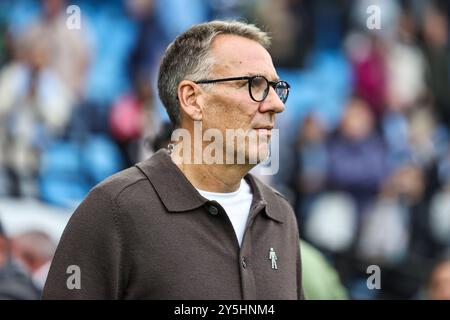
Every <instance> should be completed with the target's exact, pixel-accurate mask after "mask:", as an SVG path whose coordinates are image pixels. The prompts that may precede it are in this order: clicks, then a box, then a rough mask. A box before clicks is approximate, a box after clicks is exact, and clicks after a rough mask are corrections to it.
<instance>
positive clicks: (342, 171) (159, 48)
mask: <svg viewBox="0 0 450 320" xmlns="http://www.w3.org/2000/svg"><path fill="white" fill-rule="evenodd" d="M70 5H77V6H78V8H79V9H80V12H79V14H80V18H81V24H80V26H79V28H72V27H70V24H68V23H67V21H68V18H70V19H76V14H77V13H76V11H75V13H74V11H70V10H69V11H67V8H68V7H69V6H70ZM371 5H375V6H376V8H379V11H378V13H379V17H376V16H373V14H376V13H377V11H375V13H373V11H369V10H367V8H369V6H371ZM449 17H450V7H449V5H448V4H447V2H446V1H437V0H436V1H432V0H429V1H422V0H420V1H419V0H403V1H400V0H398V1H394V0H316V1H313V0H243V1H238V0H190V1H184V0H164V1H163V0H123V1H122V0H110V1H100V0H94V1H87V0H79V1H70V2H69V1H64V0H41V1H38V0H15V1H13V0H4V1H1V2H0V199H1V198H2V197H3V198H14V199H17V201H20V200H21V199H25V198H34V199H39V200H40V201H43V202H46V203H48V204H52V205H55V206H61V207H65V208H74V207H75V206H76V205H77V204H78V203H79V202H80V201H81V200H82V199H83V198H84V196H85V195H86V194H87V192H88V191H89V190H90V189H91V188H92V187H93V186H94V185H95V184H97V183H98V182H100V181H101V180H103V179H104V178H106V177H107V176H109V175H111V174H113V173H115V172H117V171H119V170H121V169H123V168H126V167H128V166H130V165H132V164H134V163H136V162H137V161H140V160H143V159H145V158H146V157H148V156H149V155H151V154H152V152H154V151H155V150H157V149H158V148H160V147H165V146H166V143H167V141H168V138H169V137H170V125H168V124H167V121H168V118H167V116H166V115H165V111H164V108H163V107H162V105H161V103H160V101H159V99H158V97H157V94H156V83H155V80H156V75H157V71H158V64H159V59H160V58H161V55H162V54H163V52H164V49H165V47H166V46H167V45H168V43H170V41H172V40H173V39H174V38H175V36H176V35H177V34H179V33H180V32H182V31H183V30H185V29H186V28H187V27H189V26H190V25H192V24H194V23H198V22H202V21H207V20H211V19H215V18H221V19H222V18H229V19H232V18H238V19H245V20H246V21H249V22H252V23H255V24H257V25H258V26H260V27H262V28H263V29H265V30H268V31H269V32H270V33H271V35H272V40H273V45H272V49H271V50H270V53H271V54H272V57H273V59H274V64H275V66H276V67H277V70H278V71H279V75H280V77H281V78H282V79H283V80H286V81H288V82H289V83H290V85H291V93H290V97H289V100H288V102H287V104H286V111H285V112H284V113H283V114H281V115H280V116H279V120H278V127H279V129H280V159H281V160H280V163H281V164H282V165H280V170H279V172H278V173H277V174H276V175H274V176H270V177H265V178H266V179H268V181H269V182H270V183H271V184H272V185H273V186H274V187H275V188H277V189H279V190H280V191H282V192H283V193H284V194H285V195H287V197H288V198H289V200H290V201H291V202H292V205H293V206H294V208H295V210H296V214H297V217H298V219H299V222H300V223H299V227H300V234H301V237H302V239H304V240H305V241H306V242H308V243H310V244H311V245H312V246H313V247H314V248H315V249H316V250H317V249H318V250H319V251H320V252H321V253H322V254H323V256H324V257H325V258H326V260H327V262H328V263H330V264H331V265H332V266H333V267H334V268H335V270H336V271H337V273H338V275H339V278H340V281H341V282H342V284H343V285H344V287H345V290H346V291H347V296H348V297H349V298H353V299H391V298H397V299H422V298H424V299H450V289H449V287H450V275H449V273H450V258H449V250H450V131H449V130H450V90H449V89H450V77H449V75H450V46H449V40H450V38H449ZM378 18H379V21H378V22H379V25H378V27H379V28H378V27H377V25H376V24H375V27H374V28H373V26H374V25H373V24H372V23H369V22H368V21H369V20H370V19H375V21H376V20H377V19H378ZM2 239H3V240H2ZM55 246H56V244H55V243H53V242H52V241H51V240H50V238H49V237H46V235H45V234H44V233H42V232H40V231H39V230H29V231H27V232H24V233H21V234H16V235H9V236H7V235H6V234H5V232H1V234H0V270H2V269H5V270H6V271H3V272H2V271H0V297H2V288H6V287H7V284H5V285H2V283H3V282H2V281H4V279H7V278H11V277H6V278H5V276H4V275H3V274H6V273H8V272H16V273H17V274H19V271H21V272H22V271H23V272H24V273H25V274H26V273H28V275H29V276H30V279H31V280H30V281H31V284H29V283H27V284H26V285H31V286H33V287H35V288H36V290H37V291H38V292H39V290H41V289H42V285H43V281H44V280H43V279H45V270H46V268H47V269H48V264H49V262H50V261H51V256H52V252H53V251H54V248H55ZM369 265H378V266H379V267H380V269H381V286H382V287H381V289H379V290H370V289H369V288H368V287H367V283H366V280H367V278H368V276H369V275H370V274H368V273H367V267H368V266H369ZM8 270H9V271H8ZM11 270H14V271H11ZM17 277H18V278H20V277H21V276H17ZM20 279H22V278H20ZM24 290H25V289H24ZM5 297H7V296H6V295H5ZM23 297H24V298H27V297H28V298H29V296H23Z"/></svg>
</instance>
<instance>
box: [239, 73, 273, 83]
mask: <svg viewBox="0 0 450 320" xmlns="http://www.w3.org/2000/svg"><path fill="white" fill-rule="evenodd" d="M245 76H247V77H254V76H263V77H265V78H266V79H267V80H269V81H273V82H278V81H280V80H281V79H280V77H279V76H278V75H275V77H274V78H272V77H268V76H266V75H264V74H261V73H247V74H246V75H245Z"/></svg>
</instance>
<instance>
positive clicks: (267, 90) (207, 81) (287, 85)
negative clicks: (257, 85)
mask: <svg viewBox="0 0 450 320" xmlns="http://www.w3.org/2000/svg"><path fill="white" fill-rule="evenodd" d="M255 78H263V79H264V80H266V83H267V87H266V88H267V89H266V90H264V96H263V98H262V99H261V100H257V99H255V97H253V94H252V88H251V87H252V81H253V80H254V79H255ZM239 80H247V84H248V93H249V94H250V98H252V100H253V101H255V102H262V101H264V100H265V99H266V98H267V96H268V95H269V90H270V88H269V86H271V87H272V88H273V89H274V90H275V92H276V86H277V85H278V84H279V83H284V84H286V89H287V93H286V98H285V99H284V100H282V99H281V97H280V96H279V95H278V94H277V96H278V97H279V98H280V100H281V102H283V103H286V101H287V99H288V97H289V89H290V88H291V86H290V85H289V83H287V82H286V81H283V80H279V81H269V80H267V78H266V77H264V76H261V75H256V76H245V77H232V78H221V79H211V80H199V81H194V83H197V84H201V83H205V84H206V83H216V82H224V81H239Z"/></svg>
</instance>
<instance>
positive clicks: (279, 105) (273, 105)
mask: <svg viewBox="0 0 450 320" xmlns="http://www.w3.org/2000/svg"><path fill="white" fill-rule="evenodd" d="M284 109H285V106H284V103H283V101H281V99H280V97H279V96H278V95H277V93H276V92H275V89H274V88H273V87H269V93H268V94H267V97H266V99H265V100H264V101H263V103H262V104H261V105H260V112H274V113H280V112H283V111H284Z"/></svg>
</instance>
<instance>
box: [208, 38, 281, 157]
mask: <svg viewBox="0 0 450 320" xmlns="http://www.w3.org/2000/svg"><path fill="white" fill-rule="evenodd" d="M211 51H212V55H213V57H214V64H213V68H212V72H211V76H210V77H209V79H219V78H228V77H240V76H254V75H262V76H264V77H266V78H267V79H268V80H269V81H277V80H279V78H278V75H277V73H276V71H275V68H274V66H273V62H272V58H271V57H270V55H269V53H268V52H267V50H266V49H264V47H262V46H261V45H260V44H259V43H257V42H255V41H253V40H250V39H247V38H243V37H239V36H235V35H219V36H217V37H216V38H215V39H214V41H213V43H212V49H211ZM204 99H205V100H204V105H203V107H204V110H203V120H202V126H203V130H207V129H212V128H214V129H219V130H220V131H221V132H222V137H223V139H224V148H225V146H226V143H227V139H226V130H227V129H234V130H236V129H242V130H243V131H244V132H246V133H249V134H253V135H256V136H257V137H258V143H251V141H250V143H249V139H248V138H246V139H245V142H246V143H245V145H244V144H242V143H241V144H237V146H236V147H235V148H234V151H233V152H232V153H233V154H232V155H231V154H229V156H232V157H234V159H237V158H236V157H237V156H238V155H240V156H244V158H245V162H246V163H249V159H256V158H255V156H256V155H258V154H259V155H265V156H267V155H268V152H269V140H270V136H271V128H273V126H274V124H275V114H276V113H279V112H282V111H283V110H284V104H283V102H282V101H281V100H280V99H279V97H278V96H277V94H276V93H275V91H274V89H273V88H270V90H269V93H268V95H267V97H266V99H265V100H264V101H262V102H256V101H254V100H252V98H251V97H250V94H249V90H248V82H247V80H242V81H231V82H219V83H215V84H212V85H211V86H210V87H208V88H205V98H204ZM228 142H230V141H228ZM250 155H251V156H252V158H250ZM259 160H264V159H259ZM224 161H225V153H224Z"/></svg>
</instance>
